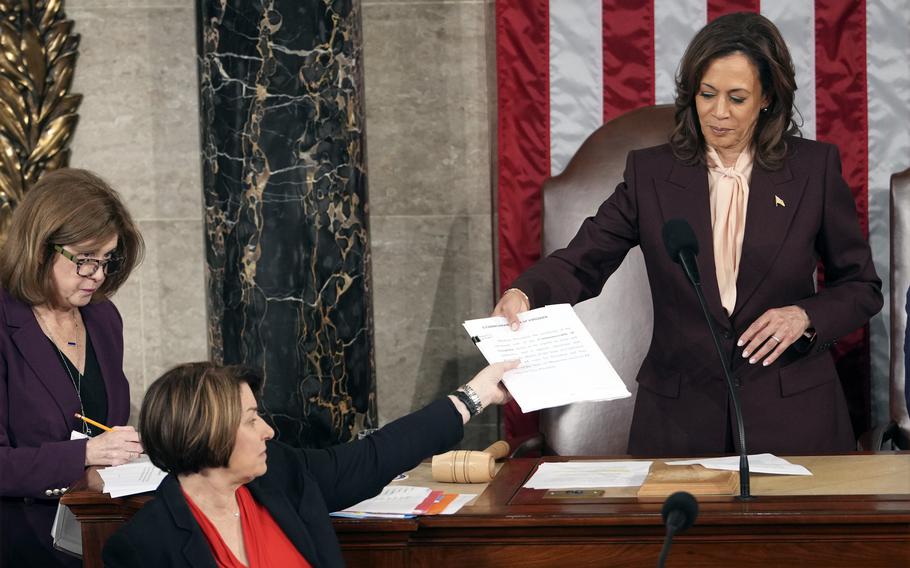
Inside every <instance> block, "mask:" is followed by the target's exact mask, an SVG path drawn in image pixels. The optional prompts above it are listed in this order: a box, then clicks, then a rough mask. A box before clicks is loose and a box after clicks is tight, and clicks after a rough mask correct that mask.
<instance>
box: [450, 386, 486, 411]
mask: <svg viewBox="0 0 910 568" xmlns="http://www.w3.org/2000/svg"><path fill="white" fill-rule="evenodd" d="M452 396H454V397H455V398H457V399H458V400H460V401H461V402H462V403H464V405H465V407H466V408H467V409H468V414H470V415H471V416H477V415H478V414H480V413H481V412H482V411H483V403H482V402H481V401H480V396H479V395H478V394H477V391H475V390H474V389H472V388H471V387H470V386H468V385H463V386H460V387H458V390H456V391H455V392H453V393H452Z"/></svg>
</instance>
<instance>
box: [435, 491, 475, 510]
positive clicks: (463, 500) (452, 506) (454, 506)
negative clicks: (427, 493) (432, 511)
mask: <svg viewBox="0 0 910 568" xmlns="http://www.w3.org/2000/svg"><path fill="white" fill-rule="evenodd" d="M475 497H477V495H476V494H474V493H460V494H458V496H457V497H455V499H453V500H452V502H451V503H449V504H448V505H447V506H446V508H445V509H444V510H443V511H442V512H441V513H439V514H440V515H454V514H455V513H457V512H458V511H459V509H461V508H462V507H464V506H465V505H467V504H468V503H470V502H471V501H473V500H474V498H475Z"/></svg>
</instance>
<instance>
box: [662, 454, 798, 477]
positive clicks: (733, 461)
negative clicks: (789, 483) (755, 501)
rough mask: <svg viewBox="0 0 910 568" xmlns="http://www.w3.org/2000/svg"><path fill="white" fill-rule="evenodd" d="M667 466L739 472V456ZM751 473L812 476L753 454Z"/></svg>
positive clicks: (781, 461)
mask: <svg viewBox="0 0 910 568" xmlns="http://www.w3.org/2000/svg"><path fill="white" fill-rule="evenodd" d="M666 464H667V465H693V464H699V465H702V466H704V467H706V468H708V469H723V470H727V471H739V456H726V457H722V458H700V459H694V460H681V461H668V462H666ZM749 473H771V474H774V475H812V472H811V471H809V470H808V469H806V468H805V467H803V466H801V465H798V464H795V463H790V462H788V461H787V460H785V459H784V458H779V457H777V456H775V455H774V454H753V455H750V456H749Z"/></svg>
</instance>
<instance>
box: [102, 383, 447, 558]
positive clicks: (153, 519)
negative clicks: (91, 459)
mask: <svg viewBox="0 0 910 568" xmlns="http://www.w3.org/2000/svg"><path fill="white" fill-rule="evenodd" d="M463 432H464V430H463V427H462V420H461V415H460V414H459V413H458V411H457V410H455V407H454V406H453V405H452V403H451V401H449V400H448V399H447V398H446V399H442V400H439V401H437V402H434V403H433V404H430V405H429V406H427V407H426V408H424V409H422V410H419V411H417V412H415V413H413V414H409V415H407V416H404V417H403V418H400V419H398V420H396V421H394V422H392V423H390V424H389V425H387V426H385V427H384V428H382V429H380V430H379V431H378V432H376V433H375V434H373V435H371V436H369V437H367V438H366V439H364V440H359V441H355V442H350V443H347V444H341V445H338V446H335V447H332V448H329V449H325V450H309V449H304V450H300V449H295V448H291V447H289V446H287V445H285V444H282V443H280V442H269V443H268V450H267V451H268V462H267V463H268V471H267V472H266V474H265V475H263V476H262V477H259V478H257V479H255V480H253V481H251V482H250V483H249V484H248V485H247V487H248V488H249V490H250V493H251V494H252V495H253V498H254V499H256V501H258V502H259V503H261V504H262V505H264V506H265V508H266V509H268V511H269V513H271V515H272V517H273V518H274V519H275V522H277V523H278V526H280V527H281V528H282V530H284V533H285V534H286V535H287V537H288V538H289V539H290V541H291V542H292V543H294V546H296V547H297V550H299V551H300V553H301V554H302V555H303V556H304V558H306V559H307V561H308V562H309V563H310V564H311V565H312V566H313V567H314V568H317V567H332V566H344V560H343V559H342V557H341V548H340V547H339V545H338V539H337V538H336V536H335V531H334V529H333V528H332V522H331V520H330V518H329V512H331V511H338V510H340V509H344V508H346V507H349V506H351V505H353V504H355V503H358V502H360V501H362V500H364V499H367V498H369V497H372V496H374V495H376V494H377V493H379V492H380V491H381V490H382V488H383V487H384V486H385V485H386V484H387V483H388V482H389V481H391V480H392V479H393V478H394V477H395V476H396V475H397V474H399V473H401V472H402V471H405V470H408V469H410V468H412V467H414V466H416V465H417V464H418V463H420V461H421V460H423V459H425V458H427V457H429V456H431V455H434V454H437V453H441V452H444V451H446V450H448V449H449V448H451V447H452V446H453V445H454V444H455V443H457V442H458V441H459V440H460V439H461V437H462V435H463ZM104 565H105V566H107V567H110V568H116V567H121V566H122V567H124V568H126V567H129V568H135V567H141V566H149V567H156V568H157V567H165V566H186V567H193V568H199V567H211V568H215V558H214V557H213V556H212V552H211V549H210V547H209V544H208V541H206V539H205V536H204V535H203V534H202V530H201V529H200V528H199V525H198V524H197V523H196V520H195V518H194V517H193V514H192V512H190V509H189V506H188V505H187V503H186V499H184V497H183V493H182V492H181V490H180V484H179V482H178V481H177V478H176V477H174V476H173V475H168V476H167V477H166V478H165V479H164V481H162V482H161V486H160V487H159V488H158V491H157V492H156V498H155V499H154V500H152V501H150V502H149V503H148V504H146V506H145V507H143V508H142V510H141V511H139V512H138V513H136V516H134V517H133V518H132V520H130V522H128V523H127V524H126V525H125V526H123V527H122V528H121V529H120V530H119V531H117V532H116V533H115V534H114V535H113V536H112V537H111V538H110V540H108V542H107V545H106V546H105V547H104Z"/></svg>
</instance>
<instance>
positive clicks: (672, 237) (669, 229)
mask: <svg viewBox="0 0 910 568" xmlns="http://www.w3.org/2000/svg"><path fill="white" fill-rule="evenodd" d="M662 233H663V239H664V246H665V247H666V249H667V254H668V255H669V256H670V258H671V259H673V261H674V262H676V263H678V264H680V265H682V267H683V270H684V271H685V273H686V276H687V277H688V278H689V282H691V283H692V286H694V287H695V295H696V296H697V297H698V303H699V305H700V306H701V311H702V313H703V314H704V315H705V321H707V322H708V329H710V330H711V339H713V340H714V347H715V348H716V349H717V356H718V357H720V364H721V366H722V367H723V369H724V379H726V381H727V390H729V392H730V401H731V402H732V403H733V413H734V414H736V429H737V432H738V433H739V498H740V499H741V500H744V501H745V500H751V499H752V494H751V492H750V490H749V458H748V452H747V451H746V430H745V428H744V427H743V413H742V410H741V409H740V406H739V394H738V393H737V389H738V386H737V385H735V384H734V383H733V373H731V372H730V364H729V362H728V361H727V357H726V356H725V355H724V350H723V348H722V347H721V345H720V339H719V338H718V335H717V329H716V328H715V327H714V318H712V317H711V314H710V313H709V312H708V303H707V302H706V301H705V294H704V292H703V291H702V288H701V277H700V276H699V274H698V263H697V261H696V258H695V257H696V255H697V254H698V239H697V238H696V237H695V232H694V231H693V230H692V227H691V225H689V222H688V221H686V220H685V219H670V220H669V221H667V222H666V223H664V226H663V230H662Z"/></svg>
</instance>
